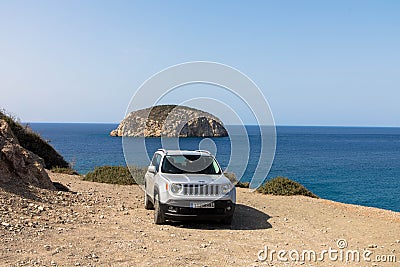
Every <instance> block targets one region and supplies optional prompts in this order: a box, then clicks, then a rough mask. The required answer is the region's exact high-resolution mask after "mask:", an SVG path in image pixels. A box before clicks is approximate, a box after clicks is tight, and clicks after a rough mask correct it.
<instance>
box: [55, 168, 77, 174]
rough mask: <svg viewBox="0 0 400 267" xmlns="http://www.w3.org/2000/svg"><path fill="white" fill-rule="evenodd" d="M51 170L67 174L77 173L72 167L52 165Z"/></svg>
mask: <svg viewBox="0 0 400 267" xmlns="http://www.w3.org/2000/svg"><path fill="white" fill-rule="evenodd" d="M51 171H52V172H55V173H64V174H69V175H79V173H78V172H77V171H75V170H74V169H72V168H61V167H54V168H52V169H51Z"/></svg>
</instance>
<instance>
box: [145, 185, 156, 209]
mask: <svg viewBox="0 0 400 267" xmlns="http://www.w3.org/2000/svg"><path fill="white" fill-rule="evenodd" d="M144 208H145V209H146V210H152V209H154V205H153V203H151V200H150V197H149V195H148V194H147V192H146V189H145V190H144Z"/></svg>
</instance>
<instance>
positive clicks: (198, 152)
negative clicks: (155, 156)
mask: <svg viewBox="0 0 400 267" xmlns="http://www.w3.org/2000/svg"><path fill="white" fill-rule="evenodd" d="M157 151H158V152H162V153H163V154H165V155H171V156H177V155H199V156H211V153H210V152H208V151H207V150H166V149H159V150H157Z"/></svg>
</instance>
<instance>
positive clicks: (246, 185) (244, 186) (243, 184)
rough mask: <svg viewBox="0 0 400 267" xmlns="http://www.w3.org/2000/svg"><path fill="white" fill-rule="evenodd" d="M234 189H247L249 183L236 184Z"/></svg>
mask: <svg viewBox="0 0 400 267" xmlns="http://www.w3.org/2000/svg"><path fill="white" fill-rule="evenodd" d="M236 187H241V188H249V187H250V183H249V182H238V183H237V184H236Z"/></svg>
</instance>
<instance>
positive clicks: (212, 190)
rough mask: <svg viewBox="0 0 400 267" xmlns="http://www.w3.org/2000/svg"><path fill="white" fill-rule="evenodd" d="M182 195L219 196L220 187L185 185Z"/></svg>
mask: <svg viewBox="0 0 400 267" xmlns="http://www.w3.org/2000/svg"><path fill="white" fill-rule="evenodd" d="M182 194H183V195H185V196H217V195H219V194H220V186H219V185H217V184H183V191H182Z"/></svg>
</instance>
